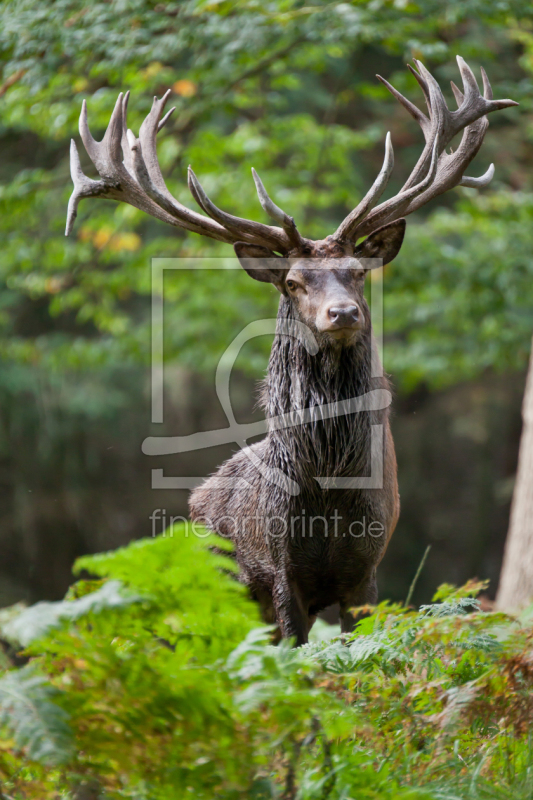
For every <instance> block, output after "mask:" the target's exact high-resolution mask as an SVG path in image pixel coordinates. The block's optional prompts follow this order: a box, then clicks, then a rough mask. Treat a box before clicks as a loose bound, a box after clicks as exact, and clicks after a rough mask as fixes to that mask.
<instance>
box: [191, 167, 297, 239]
mask: <svg viewBox="0 0 533 800" xmlns="http://www.w3.org/2000/svg"><path fill="white" fill-rule="evenodd" d="M187 172H188V184H189V189H190V190H191V194H192V196H193V197H194V199H195V200H196V202H197V203H198V205H199V206H200V208H202V209H203V210H204V211H205V212H206V214H209V216H210V217H212V218H213V219H214V220H216V221H217V222H218V223H219V224H220V225H222V226H223V227H224V228H226V229H227V230H228V231H230V232H231V233H233V234H234V235H235V236H236V237H237V238H236V240H238V239H239V238H240V239H241V240H244V241H252V240H253V241H255V242H258V243H259V244H262V245H263V246H266V247H269V248H275V249H276V248H279V247H280V236H279V234H283V233H284V232H283V231H282V230H280V229H279V228H272V227H271V226H270V225H263V224H262V223H261V222H253V221H252V220H248V219H242V218H241V217H235V216H234V215H233V214H228V213H227V212H226V211H222V209H220V208H218V206H216V205H215V204H214V203H213V202H212V200H210V199H209V197H208V196H207V194H206V193H205V191H204V189H203V187H202V184H201V183H200V181H199V180H198V178H197V177H196V175H195V174H194V172H193V170H192V167H190V166H189V168H188V171H187ZM289 249H290V248H289ZM284 250H285V251H286V250H287V247H286V245H285V247H284Z"/></svg>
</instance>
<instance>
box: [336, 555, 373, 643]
mask: <svg viewBox="0 0 533 800" xmlns="http://www.w3.org/2000/svg"><path fill="white" fill-rule="evenodd" d="M377 600H378V585H377V581H376V571H375V569H372V570H371V571H370V572H369V573H368V574H367V575H365V577H364V578H363V580H362V581H361V583H360V584H359V586H357V587H356V588H355V589H354V590H353V591H352V592H349V593H348V594H347V595H345V596H344V597H343V598H341V601H340V623H341V632H342V633H351V632H352V631H353V629H354V628H355V625H356V623H357V622H358V621H359V619H361V618H362V617H364V616H365V614H356V615H354V614H352V612H351V611H350V608H356V607H357V606H364V605H367V604H368V605H375V603H377Z"/></svg>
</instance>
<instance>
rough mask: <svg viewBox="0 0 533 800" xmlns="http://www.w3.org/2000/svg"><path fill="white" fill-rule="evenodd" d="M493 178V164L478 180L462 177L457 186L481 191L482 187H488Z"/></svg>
mask: <svg viewBox="0 0 533 800" xmlns="http://www.w3.org/2000/svg"><path fill="white" fill-rule="evenodd" d="M493 178H494V164H491V165H490V167H489V168H488V170H487V171H486V172H484V173H483V175H481V177H479V178H469V177H468V176H467V175H463V177H462V178H461V180H460V181H459V186H467V187H468V188H470V189H482V188H483V187H484V186H488V185H489V183H490V182H491V180H492V179H493Z"/></svg>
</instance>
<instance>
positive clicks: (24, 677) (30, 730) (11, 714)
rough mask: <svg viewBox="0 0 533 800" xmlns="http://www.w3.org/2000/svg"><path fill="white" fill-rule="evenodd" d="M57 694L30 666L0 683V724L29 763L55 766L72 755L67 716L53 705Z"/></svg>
mask: <svg viewBox="0 0 533 800" xmlns="http://www.w3.org/2000/svg"><path fill="white" fill-rule="evenodd" d="M59 694H60V692H59V691H58V689H56V688H55V687H53V686H51V685H50V684H49V683H48V681H47V680H46V679H45V678H44V677H43V676H42V675H39V674H38V673H37V671H36V670H35V668H34V666H33V665H31V664H29V665H27V666H25V667H23V668H22V669H20V670H18V671H16V672H8V673H6V674H5V675H4V676H3V677H2V678H1V679H0V724H1V725H4V726H6V727H7V729H8V730H9V732H10V734H11V735H12V737H13V739H14V740H15V744H16V746H17V747H18V748H19V749H20V750H24V752H25V753H26V755H27V757H28V758H29V759H31V760H34V761H40V762H42V763H44V764H50V765H57V764H63V763H65V762H67V761H68V760H69V759H70V758H71V756H72V754H73V735H72V731H71V729H70V727H69V725H68V719H69V715H68V714H67V712H66V711H65V710H64V709H63V708H61V707H60V706H58V705H57V704H56V703H55V702H54V701H55V700H56V699H57V697H58V695H59Z"/></svg>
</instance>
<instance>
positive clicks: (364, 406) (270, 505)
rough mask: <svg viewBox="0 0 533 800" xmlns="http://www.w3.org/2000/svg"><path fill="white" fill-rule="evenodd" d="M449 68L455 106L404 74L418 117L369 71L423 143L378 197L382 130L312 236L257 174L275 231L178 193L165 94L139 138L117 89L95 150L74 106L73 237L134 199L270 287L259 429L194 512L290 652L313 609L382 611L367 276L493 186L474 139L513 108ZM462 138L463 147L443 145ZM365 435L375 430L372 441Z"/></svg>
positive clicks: (390, 518)
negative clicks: (170, 170) (419, 96)
mask: <svg viewBox="0 0 533 800" xmlns="http://www.w3.org/2000/svg"><path fill="white" fill-rule="evenodd" d="M457 63H458V68H459V72H460V74H461V78H462V83H463V90H462V91H461V90H460V89H459V88H458V87H457V86H456V85H455V84H454V83H453V82H451V87H452V91H453V94H454V96H455V100H456V102H457V109H456V110H450V109H449V108H448V105H447V103H446V100H445V98H444V96H443V94H442V92H441V89H440V87H439V84H438V82H437V81H436V79H435V78H434V77H433V76H432V75H431V73H430V72H429V71H428V70H427V69H426V67H425V66H424V65H423V64H422V63H421V62H420V61H418V60H415V61H414V67H412V66H410V65H409V69H410V71H411V73H412V74H413V75H414V77H415V79H416V81H417V82H418V84H419V86H420V88H421V90H422V93H423V95H424V99H425V103H426V106H427V113H424V112H422V111H421V110H420V109H419V108H418V107H417V106H416V105H414V104H413V103H412V102H411V101H410V100H408V99H407V98H406V97H404V96H403V95H402V94H400V92H399V91H397V90H396V89H395V88H394V87H393V86H392V85H391V84H390V83H388V81H386V80H385V79H384V78H382V77H381V76H379V75H378V76H377V78H378V80H379V81H381V83H382V84H384V85H385V86H386V88H387V89H388V90H389V92H390V93H391V94H392V95H393V96H394V97H395V98H396V99H397V100H398V101H399V103H400V104H401V105H402V106H403V107H404V109H405V110H406V111H407V112H408V113H409V114H410V115H411V116H412V117H413V118H414V119H415V120H416V122H417V123H418V124H419V126H420V128H421V130H422V133H423V136H424V140H425V144H424V147H423V149H422V152H421V155H420V157H419V159H418V161H417V163H416V165H415V166H414V168H413V170H412V172H411V174H410V175H409V178H408V179H407V181H406V183H405V184H404V186H403V187H402V188H401V190H400V191H399V192H398V193H397V194H396V195H395V196H393V197H390V198H389V199H387V200H384V201H382V202H379V201H380V198H381V196H382V194H383V192H384V191H385V189H386V186H387V183H388V181H389V178H390V175H391V173H392V170H393V166H394V154H393V147H392V143H391V136H390V133H389V134H387V136H386V141H385V156H384V160H383V166H382V168H381V171H380V172H379V174H378V176H377V178H376V180H375V181H374V183H373V185H372V186H371V188H370V189H369V191H368V192H367V193H366V195H365V196H364V197H363V198H362V199H361V201H360V202H359V203H358V204H357V206H356V207H355V208H354V209H353V210H352V211H350V213H349V214H348V216H347V217H346V218H345V219H344V220H343V221H342V222H341V224H340V225H339V227H338V228H337V230H336V231H335V232H334V233H332V234H331V235H328V236H326V238H324V239H321V240H311V239H307V238H305V237H304V236H302V234H301V233H300V231H299V230H298V228H297V226H296V224H295V222H294V219H293V217H291V216H290V215H289V214H287V213H286V212H285V211H283V210H282V209H281V208H280V207H279V206H277V205H276V204H275V203H274V201H273V200H272V199H271V198H270V196H269V195H268V193H267V191H266V189H265V187H264V185H263V183H262V181H261V179H260V177H259V176H258V174H257V173H256V172H255V170H252V174H253V178H254V181H255V184H256V188H257V193H258V198H259V202H260V204H261V206H262V207H263V209H264V211H265V212H266V214H267V215H268V216H269V217H270V219H271V220H272V222H274V223H275V224H274V225H270V224H264V223H260V222H256V221H253V220H248V219H243V218H240V217H237V216H234V215H232V214H230V213H228V212H226V211H223V210H221V209H220V208H218V207H217V206H216V205H215V204H214V203H213V202H212V201H211V200H210V199H209V197H208V196H207V194H206V193H205V191H204V189H203V187H202V185H201V183H200V182H199V180H198V178H197V177H196V175H195V173H194V172H193V170H192V169H191V168H190V167H189V170H188V186H189V189H190V192H191V194H192V197H193V198H194V200H195V201H196V203H197V204H198V206H199V208H200V210H201V212H203V213H199V212H196V211H192V210H191V209H189V208H188V207H187V206H185V205H183V204H182V203H180V202H179V201H178V200H176V199H175V198H174V197H173V196H172V194H171V193H170V191H169V190H168V188H167V186H166V184H165V181H164V178H163V176H162V173H161V169H160V167H159V163H158V158H157V147H156V138H157V134H158V132H159V131H160V130H161V129H162V128H163V126H164V125H165V124H166V123H167V121H168V119H169V117H170V115H171V114H172V112H173V111H174V109H171V110H170V111H169V112H168V113H167V114H166V115H164V110H165V107H166V103H167V100H168V97H169V94H170V91H169V92H167V93H166V94H165V95H164V97H163V98H162V99H158V98H157V97H155V98H154V101H153V105H152V108H151V111H150V112H149V114H148V116H147V117H146V119H145V120H144V122H143V123H142V125H141V128H140V131H139V136H138V137H136V136H135V135H134V134H133V132H132V131H131V130H129V129H128V127H127V119H126V115H127V106H128V98H129V93H126V95H124V96H123V95H122V94H120V95H119V97H118V100H117V102H116V105H115V108H114V110H113V113H112V116H111V119H110V122H109V125H108V127H107V130H106V132H105V135H104V137H103V139H102V141H100V142H97V141H95V139H94V138H93V137H92V135H91V133H90V130H89V126H88V120H87V105H86V103H85V101H84V102H83V106H82V110H81V115H80V121H79V131H80V136H81V139H82V142H83V145H84V147H85V150H86V152H87V154H88V155H89V157H90V159H91V161H92V163H93V164H94V166H95V168H96V171H97V173H98V179H96V180H95V179H92V178H89V177H87V176H86V175H85V174H84V173H83V171H82V168H81V163H80V158H79V154H78V150H77V147H76V144H75V141H74V140H72V143H71V175H72V180H73V183H74V190H73V193H72V195H71V198H70V201H69V207H68V214H67V226H66V234H67V235H68V234H69V233H70V232H71V230H72V227H73V223H74V220H75V217H76V214H77V208H78V204H79V201H80V200H81V199H83V198H86V197H101V198H104V199H111V200H116V201H119V202H125V203H129V204H130V205H132V206H134V207H135V208H137V209H140V210H141V211H143V212H146V213H147V214H149V215H151V216H153V217H155V218H156V219H158V220H160V221H162V222H165V223H168V224H169V225H173V226H176V227H178V228H182V229H185V230H187V231H193V232H195V233H198V234H200V235H202V236H207V237H210V238H212V239H216V240H219V241H222V242H225V243H228V244H232V245H233V247H234V250H235V253H236V255H237V258H238V259H239V262H240V264H241V265H242V267H243V268H244V270H245V271H246V272H247V273H248V274H249V275H250V277H251V278H253V279H254V280H257V281H261V282H264V283H270V284H272V285H273V286H274V287H275V288H276V289H277V290H278V291H279V294H280V298H279V309H278V316H277V324H276V334H275V337H274V341H273V345H272V350H271V354H270V359H269V363H268V370H267V374H266V378H265V380H264V381H263V383H262V388H261V406H262V408H263V409H264V411H265V416H266V421H267V433H266V436H265V438H263V439H262V440H261V441H259V442H254V443H253V444H251V445H249V446H247V447H244V448H241V449H240V450H238V451H237V452H236V453H235V454H234V455H233V456H232V457H231V458H230V459H229V460H228V461H226V462H225V463H224V464H222V466H220V467H219V469H218V470H217V471H216V473H215V474H214V475H212V476H211V477H209V478H207V479H206V480H205V482H204V483H202V484H201V485H200V486H198V487H197V488H196V489H194V491H193V492H192V495H191V497H190V512H191V517H192V519H193V520H195V521H198V522H202V523H203V524H205V525H207V526H208V527H209V528H211V529H213V530H214V531H216V532H217V533H218V534H220V535H221V536H222V537H226V538H227V539H230V540H231V541H232V543H233V546H234V557H235V559H236V561H237V563H238V566H239V576H240V577H239V579H240V580H241V581H242V583H243V584H245V585H246V586H247V587H248V588H249V590H250V592H251V594H252V596H253V597H254V598H255V599H256V600H257V601H258V602H259V604H260V607H261V610H262V614H263V617H264V619H265V621H266V622H268V623H271V624H274V625H277V629H278V632H279V637H282V638H285V639H291V640H292V641H293V643H294V644H295V645H296V646H300V645H303V644H306V643H307V642H308V636H309V631H310V629H311V627H312V625H313V623H314V621H315V619H316V617H317V615H318V614H319V613H320V612H321V611H323V610H324V609H325V608H327V607H328V606H331V605H334V604H338V605H339V609H340V610H339V615H340V626H341V631H342V632H343V633H344V634H348V633H350V632H351V631H352V630H353V628H354V625H355V622H356V620H357V609H358V608H361V607H364V606H366V605H371V604H375V603H376V602H377V595H378V592H377V582H376V570H377V567H378V565H379V563H380V561H381V560H382V558H383V556H384V555H385V551H386V549H387V546H388V543H389V541H390V538H391V536H392V534H393V532H394V529H395V527H396V524H397V521H398V517H399V513H400V498H399V492H398V479H397V464H396V456H395V451H394V443H393V439H392V435H391V428H390V398H391V394H390V385H389V380H388V378H387V376H386V375H385V374H384V373H383V370H382V368H381V369H380V362H379V354H378V353H377V349H376V343H375V340H374V336H373V331H372V324H371V319H370V310H369V306H368V304H367V302H366V300H365V296H364V285H365V278H366V276H367V274H368V272H369V271H370V270H371V269H372V268H373V267H374V266H376V265H377V266H381V265H387V264H389V263H390V262H392V261H393V259H394V258H395V257H396V256H397V255H398V253H399V251H400V248H401V246H402V242H403V239H404V234H405V228H406V219H405V218H406V217H407V216H408V215H409V214H411V213H413V212H415V211H417V210H418V209H420V208H422V206H424V205H425V204H426V203H428V202H429V201H430V200H432V199H433V198H435V197H438V196H439V195H441V194H443V193H444V192H446V191H448V190H450V189H452V188H454V187H456V186H466V187H473V188H482V187H485V186H487V185H488V184H489V182H490V181H491V179H492V177H493V175H494V165H493V164H491V165H490V167H489V169H488V170H487V171H486V173H485V174H484V175H482V176H481V177H478V178H475V177H468V176H466V175H465V171H466V169H467V167H468V165H469V164H470V162H471V161H472V159H473V158H474V157H475V155H476V154H477V153H478V151H479V149H480V147H481V145H482V142H483V139H484V136H485V133H486V130H487V127H488V120H487V114H488V113H490V112H492V111H497V110H499V109H504V108H509V107H511V106H515V105H518V104H517V103H515V102H514V101H513V100H494V99H493V94H492V89H491V85H490V83H489V80H488V78H487V75H486V73H485V71H484V70H483V68H482V69H481V75H482V82H483V93H481V91H480V89H479V86H478V83H477V81H476V78H475V76H474V73H473V71H472V70H471V68H470V67H469V66H468V65H467V64H466V62H465V61H464V60H463V59H462V58H461V57H460V56H458V57H457ZM459 133H462V137H461V141H460V144H459V145H458V147H457V149H456V150H455V151H454V152H449V151H448V146H449V144H450V142H451V141H452V139H453V138H454V137H455V136H456V135H457V134H459ZM302 331H303V333H302ZM306 332H307V333H306ZM376 364H377V365H378V368H377V369H376ZM354 403H355V405H354ZM374 430H379V431H380V432H381V434H380V437H378V438H377V439H375V440H373V431H374ZM373 442H374V444H373ZM376 442H377V445H376ZM376 448H377V449H376ZM373 453H374V454H376V453H377V456H378V459H377V461H378V463H379V466H380V468H381V469H380V475H379V476H378V481H377V483H372V481H370V483H369V476H370V477H371V473H372V470H373ZM311 520H312V521H313V526H312V530H311V525H310V524H308V523H310V522H311ZM317 520H318V522H319V524H318V525H317V524H316V522H317ZM332 520H333V521H334V527H333V530H332V529H331V521H332Z"/></svg>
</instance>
